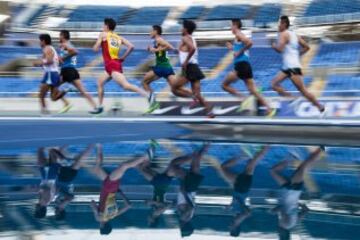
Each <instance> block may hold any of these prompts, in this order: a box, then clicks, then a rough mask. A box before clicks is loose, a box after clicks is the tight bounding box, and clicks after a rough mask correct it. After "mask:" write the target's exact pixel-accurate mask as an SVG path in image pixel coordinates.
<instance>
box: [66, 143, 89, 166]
mask: <svg viewBox="0 0 360 240" xmlns="http://www.w3.org/2000/svg"><path fill="white" fill-rule="evenodd" d="M93 147H94V146H93V145H88V146H87V148H86V149H85V150H84V151H82V152H81V153H80V154H78V155H76V156H75V159H74V161H75V162H74V164H73V165H72V166H71V168H72V169H76V170H79V169H80V168H81V167H82V165H83V164H82V162H83V160H84V159H85V158H88V157H89V155H90V154H91V152H92V150H93Z"/></svg>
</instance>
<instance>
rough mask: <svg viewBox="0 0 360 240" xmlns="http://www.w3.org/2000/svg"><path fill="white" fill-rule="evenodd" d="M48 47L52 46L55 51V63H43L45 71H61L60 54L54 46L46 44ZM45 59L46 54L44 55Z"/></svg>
mask: <svg viewBox="0 0 360 240" xmlns="http://www.w3.org/2000/svg"><path fill="white" fill-rule="evenodd" d="M46 47H47V48H50V49H51V51H52V52H53V53H54V56H53V59H52V61H53V63H52V64H49V65H43V69H44V71H45V72H59V57H58V54H57V52H56V50H55V48H54V47H53V46H46ZM44 59H45V56H44Z"/></svg>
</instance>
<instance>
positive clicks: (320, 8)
mask: <svg viewBox="0 0 360 240" xmlns="http://www.w3.org/2000/svg"><path fill="white" fill-rule="evenodd" d="M355 12H360V1H359V0H341V1H333V0H313V1H311V2H310V4H309V6H308V7H307V9H306V11H305V13H304V16H305V17H312V16H322V15H332V14H334V15H338V14H345V13H355Z"/></svg>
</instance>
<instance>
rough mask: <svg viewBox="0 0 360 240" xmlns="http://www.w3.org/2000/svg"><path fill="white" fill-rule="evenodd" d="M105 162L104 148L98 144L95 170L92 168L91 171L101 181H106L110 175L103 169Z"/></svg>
mask: <svg viewBox="0 0 360 240" xmlns="http://www.w3.org/2000/svg"><path fill="white" fill-rule="evenodd" d="M103 161H104V155H103V148H102V145H100V144H98V145H97V146H96V163H95V167H94V168H90V171H91V172H92V173H93V174H95V176H97V177H98V178H99V179H100V180H101V181H104V180H105V179H106V178H107V176H108V174H107V173H106V172H105V170H104V169H103V168H102V164H103Z"/></svg>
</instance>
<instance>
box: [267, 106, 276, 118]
mask: <svg viewBox="0 0 360 240" xmlns="http://www.w3.org/2000/svg"><path fill="white" fill-rule="evenodd" d="M276 112H277V110H276V108H273V109H271V110H270V111H269V112H268V113H267V114H266V117H267V118H273V117H274V116H275V115H276Z"/></svg>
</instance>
